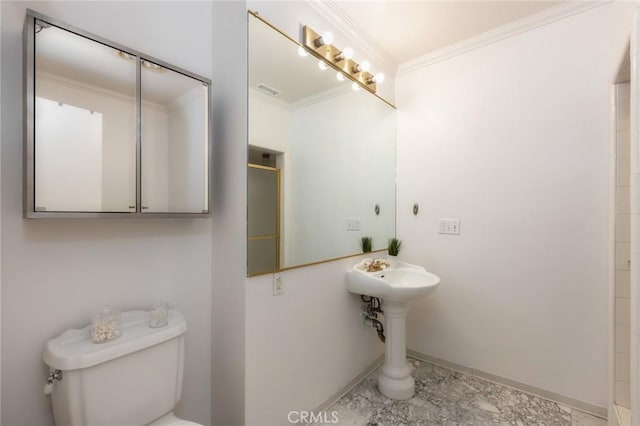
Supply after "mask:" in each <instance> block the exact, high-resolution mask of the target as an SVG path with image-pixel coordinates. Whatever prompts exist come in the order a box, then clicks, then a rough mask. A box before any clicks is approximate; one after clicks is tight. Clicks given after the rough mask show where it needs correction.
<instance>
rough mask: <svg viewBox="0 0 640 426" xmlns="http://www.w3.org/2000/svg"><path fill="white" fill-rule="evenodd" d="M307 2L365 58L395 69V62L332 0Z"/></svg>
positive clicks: (389, 68)
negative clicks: (350, 41)
mask: <svg viewBox="0 0 640 426" xmlns="http://www.w3.org/2000/svg"><path fill="white" fill-rule="evenodd" d="M307 3H308V4H309V5H310V6H311V7H312V8H313V9H314V10H315V11H316V12H317V13H318V14H319V15H320V16H322V17H323V18H324V19H326V20H327V21H328V22H329V24H330V25H332V26H333V27H335V28H336V29H337V30H339V31H341V32H343V33H344V34H345V35H346V36H348V37H349V38H350V39H351V40H352V41H353V42H354V43H355V44H356V46H354V47H357V49H358V50H360V51H361V52H362V54H363V56H364V57H365V58H363V59H369V61H371V62H373V63H375V64H377V65H378V66H381V67H383V68H385V69H386V70H391V71H395V68H396V66H397V63H396V62H395V61H393V60H392V59H391V56H390V55H389V54H387V53H386V52H385V51H384V50H383V49H382V48H381V47H380V46H379V45H378V44H377V43H376V42H375V41H374V39H373V37H371V36H370V35H369V33H368V32H367V31H365V30H364V29H363V28H362V27H361V26H360V25H358V24H357V23H356V22H355V21H354V20H353V19H352V18H351V17H350V16H349V15H348V14H347V13H346V12H345V11H344V10H342V8H341V7H340V6H338V4H337V3H336V2H334V1H333V0H307Z"/></svg>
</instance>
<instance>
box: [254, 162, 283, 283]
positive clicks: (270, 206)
mask: <svg viewBox="0 0 640 426" xmlns="http://www.w3.org/2000/svg"><path fill="white" fill-rule="evenodd" d="M248 180H249V185H248V203H247V204H248V205H247V208H248V214H247V220H248V241H247V247H248V257H247V258H248V260H247V261H248V272H249V275H254V274H259V273H264V272H269V271H276V270H278V269H280V169H278V168H274V167H268V166H260V165H257V164H249V170H248Z"/></svg>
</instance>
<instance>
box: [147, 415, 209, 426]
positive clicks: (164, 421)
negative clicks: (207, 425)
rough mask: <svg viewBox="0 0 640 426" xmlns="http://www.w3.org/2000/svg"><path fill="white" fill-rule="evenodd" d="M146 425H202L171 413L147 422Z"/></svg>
mask: <svg viewBox="0 0 640 426" xmlns="http://www.w3.org/2000/svg"><path fill="white" fill-rule="evenodd" d="M147 426H202V425H201V424H200V423H194V422H190V421H189V420H182V419H179V418H177V417H176V416H175V415H174V414H173V413H169V414H167V415H165V416H162V417H160V418H159V419H158V420H156V421H154V422H151V423H149V424H148V425H147Z"/></svg>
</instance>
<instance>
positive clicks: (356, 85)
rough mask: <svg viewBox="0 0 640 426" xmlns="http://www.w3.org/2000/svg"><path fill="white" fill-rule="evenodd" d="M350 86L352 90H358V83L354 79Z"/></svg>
mask: <svg viewBox="0 0 640 426" xmlns="http://www.w3.org/2000/svg"><path fill="white" fill-rule="evenodd" d="M351 88H352V89H353V91H354V92H357V91H358V90H360V85H359V84H358V83H356V82H355V81H354V82H353V84H352V85H351Z"/></svg>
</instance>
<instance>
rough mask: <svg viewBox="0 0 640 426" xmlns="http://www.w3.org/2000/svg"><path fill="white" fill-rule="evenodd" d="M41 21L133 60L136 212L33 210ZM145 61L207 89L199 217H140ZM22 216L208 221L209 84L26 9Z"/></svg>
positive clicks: (149, 214)
mask: <svg viewBox="0 0 640 426" xmlns="http://www.w3.org/2000/svg"><path fill="white" fill-rule="evenodd" d="M36 20H40V21H44V22H46V23H48V24H51V25H53V26H55V27H58V28H60V29H62V30H65V31H68V32H71V33H73V34H75V35H78V36H80V37H84V38H86V39H89V40H91V41H94V42H96V43H100V44H103V45H105V46H107V47H111V48H113V49H117V50H120V51H123V52H125V53H128V54H130V55H132V56H135V57H136V146H135V149H136V158H135V164H136V188H135V189H136V211H135V212H107V211H105V212H72V211H69V212H64V211H63V212H56V211H50V212H48V211H36V210H35V120H36V118H35V77H36V76H35V24H36ZM142 60H148V61H150V62H153V63H155V64H158V65H160V66H162V67H164V68H167V69H168V70H171V71H175V72H177V73H180V74H183V75H185V76H187V77H190V78H193V79H194V80H198V81H200V82H201V83H203V84H204V85H206V86H207V88H208V99H207V104H208V107H209V111H208V114H207V156H208V159H207V169H206V170H205V172H206V181H207V210H206V212H205V211H203V212H202V213H171V212H168V213H165V212H163V213H143V212H142V149H141V147H142V139H141V113H142V98H141V62H142ZM22 65H23V74H22V75H23V79H24V80H23V120H24V123H23V133H24V135H23V158H22V161H23V167H22V170H23V216H24V217H25V218H27V219H44V218H47V219H72V218H94V219H96V218H103V219H114V218H137V219H140V218H208V217H211V208H212V195H213V191H212V186H213V185H212V183H213V179H212V178H213V173H212V164H213V155H212V154H213V131H212V128H213V103H212V94H211V92H212V83H211V80H210V79H208V78H206V77H202V76H200V75H198V74H195V73H192V72H190V71H187V70H185V69H182V68H180V67H177V66H175V65H171V64H169V63H167V62H164V61H162V60H160V59H157V58H154V57H153V56H151V55H147V54H144V53H142V52H139V51H137V50H135V49H131V48H129V47H127V46H123V45H121V44H119V43H116V42H113V41H111V40H108V39H105V38H104V37H100V36H98V35H95V34H93V33H90V32H88V31H84V30H81V29H79V28H76V27H74V26H73V25H69V24H67V23H65V22H62V21H60V20H58V19H55V18H51V17H49V16H46V15H43V14H41V13H39V12H36V11H34V10H32V9H27V12H26V16H25V23H24V29H23V55H22Z"/></svg>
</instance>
